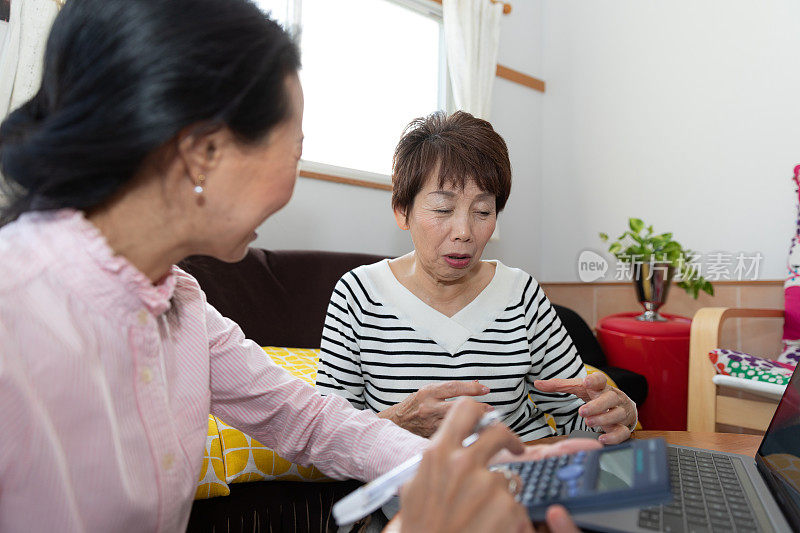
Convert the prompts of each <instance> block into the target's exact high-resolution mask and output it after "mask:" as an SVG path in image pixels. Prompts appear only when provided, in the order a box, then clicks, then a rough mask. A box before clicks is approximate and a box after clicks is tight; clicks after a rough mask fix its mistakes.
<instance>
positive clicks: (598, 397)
mask: <svg viewBox="0 0 800 533" xmlns="http://www.w3.org/2000/svg"><path fill="white" fill-rule="evenodd" d="M533 386H534V387H536V389H538V390H540V391H542V392H566V393H569V394H574V395H575V396H577V397H578V398H580V399H581V400H583V401H584V402H586V404H585V405H582V406H581V408H580V409H579V410H578V414H579V415H581V416H582V417H583V418H584V420H585V421H586V424H587V425H588V426H589V427H598V426H599V427H600V428H601V429H602V430H603V431H604V432H605V435H600V437H599V440H600V442H602V443H603V444H619V443H620V442H623V441H625V440H627V439H628V438H629V437H630V436H631V430H630V429H629V427H630V426H633V424H635V423H636V417H637V414H636V404H635V403H633V401H632V400H631V399H630V398H628V396H627V395H626V394H625V393H624V392H622V391H621V390H619V389H618V388H616V387H612V386H610V385H609V384H608V381H607V380H606V376H605V374H603V373H602V372H595V373H594V374H590V375H588V376H586V377H585V378H573V379H545V380H541V379H540V380H536V381H534V382H533Z"/></svg>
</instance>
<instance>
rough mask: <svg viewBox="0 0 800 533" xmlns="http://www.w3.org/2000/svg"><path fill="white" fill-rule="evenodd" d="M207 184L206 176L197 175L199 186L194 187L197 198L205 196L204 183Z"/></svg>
mask: <svg viewBox="0 0 800 533" xmlns="http://www.w3.org/2000/svg"><path fill="white" fill-rule="evenodd" d="M205 182H206V176H205V174H198V175H197V185H195V187H194V193H195V194H196V195H197V196H201V195H202V194H203V183H205Z"/></svg>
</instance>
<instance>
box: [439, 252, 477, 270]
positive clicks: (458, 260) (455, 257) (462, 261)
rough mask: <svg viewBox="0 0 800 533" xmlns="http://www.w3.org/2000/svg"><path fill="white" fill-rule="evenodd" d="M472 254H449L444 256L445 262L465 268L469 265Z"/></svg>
mask: <svg viewBox="0 0 800 533" xmlns="http://www.w3.org/2000/svg"><path fill="white" fill-rule="evenodd" d="M470 259H472V256H471V255H468V254H447V255H446V256H444V260H445V262H446V263H447V264H448V265H450V266H451V267H453V268H465V267H466V266H468V265H469V262H470Z"/></svg>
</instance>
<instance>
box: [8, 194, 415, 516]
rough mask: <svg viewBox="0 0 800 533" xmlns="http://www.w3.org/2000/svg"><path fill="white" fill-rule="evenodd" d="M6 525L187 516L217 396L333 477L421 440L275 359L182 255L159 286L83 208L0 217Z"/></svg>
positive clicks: (220, 409) (396, 457) (233, 414)
mask: <svg viewBox="0 0 800 533" xmlns="http://www.w3.org/2000/svg"><path fill="white" fill-rule="evenodd" d="M0 258H1V259H0V406H2V415H3V425H2V429H0V531H48V530H53V531H55V530H58V531H133V530H135V531H177V530H182V529H185V527H186V523H187V521H188V517H189V511H190V508H191V503H192V496H193V494H194V490H195V486H196V482H197V478H198V475H199V471H200V466H201V463H202V456H203V448H204V443H205V436H206V431H207V420H208V413H209V411H210V412H212V413H214V414H215V415H218V416H219V417H220V418H221V419H222V420H224V421H225V422H226V423H228V424H231V425H233V426H235V427H237V428H239V429H241V430H243V431H245V432H246V433H249V434H251V435H253V436H254V437H256V438H257V439H258V440H260V441H261V442H263V443H264V444H266V445H268V446H270V447H273V448H275V449H276V450H278V452H279V453H280V454H281V455H283V456H284V457H286V458H288V459H290V460H292V461H296V462H300V463H306V464H307V463H312V462H313V463H314V464H315V465H316V466H317V467H318V468H319V469H320V470H322V471H323V472H325V473H327V474H328V475H331V476H333V477H338V478H344V477H353V478H359V479H364V480H367V479H371V478H374V477H376V476H377V475H379V474H381V473H383V472H384V471H386V470H388V469H389V468H391V467H393V466H395V465H396V464H398V463H399V462H401V461H403V460H405V459H407V458H408V457H410V456H411V455H412V454H413V453H416V452H418V451H420V450H421V449H422V448H424V447H425V446H426V442H427V441H426V440H425V439H422V438H420V437H417V436H415V435H412V434H411V433H408V432H406V431H405V430H403V429H400V428H399V427H398V426H396V425H394V424H393V423H391V422H389V421H386V420H381V419H378V418H376V417H375V416H374V415H373V414H372V413H370V412H368V411H357V410H354V409H353V408H352V407H351V406H350V404H349V403H348V402H347V401H345V400H343V399H342V398H340V397H339V396H337V395H330V396H328V397H325V398H323V397H321V396H319V395H318V394H317V393H316V392H315V390H314V389H313V388H312V387H309V386H307V385H305V384H304V383H302V382H301V381H299V380H296V379H293V378H292V377H291V376H290V375H289V374H287V373H286V372H284V371H283V370H282V369H281V368H279V367H277V366H276V365H274V364H272V363H271V362H270V360H269V358H268V357H265V355H264V352H263V351H262V350H261V349H260V348H259V347H258V346H257V345H256V344H255V343H253V342H252V341H249V340H247V339H245V338H244V335H243V334H242V331H241V330H240V329H239V327H238V326H237V325H236V324H234V323H233V322H231V321H230V320H228V319H226V318H224V317H223V316H221V315H220V314H219V313H218V312H217V311H216V310H215V309H214V308H213V307H211V306H210V305H209V304H208V303H206V300H205V295H204V294H203V292H202V291H201V290H200V287H199V286H198V284H197V282H196V281H195V279H194V278H192V277H191V276H189V275H188V274H186V273H185V272H183V271H181V270H180V269H178V268H177V267H173V268H172V272H171V273H170V275H169V276H167V277H166V278H165V279H164V280H163V281H162V282H161V283H159V284H158V285H156V286H154V285H152V284H151V283H150V282H149V280H148V279H147V278H146V277H145V276H144V275H143V274H142V273H141V272H139V271H138V270H136V268H134V267H133V266H132V265H131V264H130V263H129V262H128V261H127V260H125V259H124V258H123V257H120V256H115V255H114V254H113V251H112V250H111V249H110V248H109V246H108V245H107V243H106V241H105V239H104V238H103V237H102V235H101V234H100V232H99V231H98V230H97V229H96V228H95V227H94V226H93V225H92V224H91V223H89V222H88V221H87V220H86V219H85V218H84V216H83V215H82V213H80V212H77V211H73V210H62V211H58V212H51V213H31V214H27V215H24V216H22V217H21V218H20V219H19V220H17V221H16V222H14V223H12V224H9V225H7V226H6V227H4V228H3V229H2V230H0Z"/></svg>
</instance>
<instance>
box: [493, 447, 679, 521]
mask: <svg viewBox="0 0 800 533" xmlns="http://www.w3.org/2000/svg"><path fill="white" fill-rule="evenodd" d="M499 466H502V467H504V468H507V469H508V470H511V471H512V472H514V473H516V474H517V475H519V477H520V478H521V479H522V491H521V492H520V493H519V495H518V499H519V501H520V502H521V503H522V504H523V505H524V506H525V507H526V508H527V509H528V514H529V515H530V517H531V518H532V519H533V520H537V521H539V520H544V515H545V512H546V511H547V507H549V506H550V505H552V504H554V503H558V504H561V505H563V506H564V507H566V508H567V509H568V510H569V511H570V513H573V514H578V513H582V512H596V511H611V510H615V509H620V508H624V507H645V506H650V505H659V504H662V503H667V502H669V500H670V499H671V497H672V494H671V492H670V478H669V466H668V464H667V447H666V444H665V442H664V440H663V439H647V440H629V441H628V442H625V443H622V444H618V445H616V446H608V447H606V448H602V449H599V450H590V451H580V452H577V453H575V454H572V455H561V456H556V457H548V458H546V459H542V460H540V461H527V462H518V463H504V464H502V465H497V467H499ZM497 467H495V468H497Z"/></svg>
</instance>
